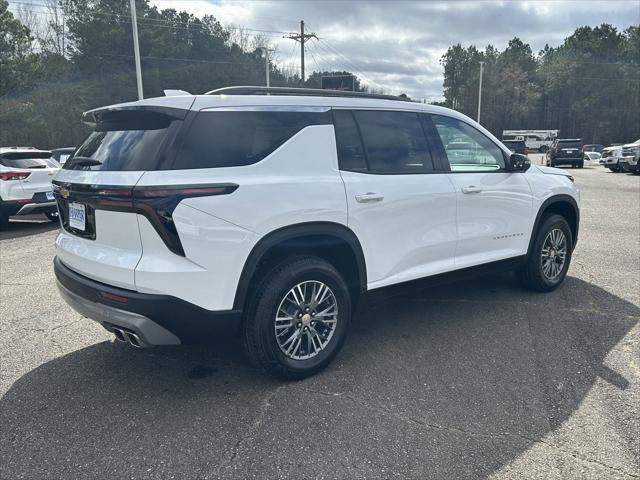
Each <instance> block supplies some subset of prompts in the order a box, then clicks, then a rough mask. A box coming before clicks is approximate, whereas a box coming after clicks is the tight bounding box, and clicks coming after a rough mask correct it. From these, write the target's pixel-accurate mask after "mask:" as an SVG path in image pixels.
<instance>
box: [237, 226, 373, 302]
mask: <svg viewBox="0 0 640 480" xmlns="http://www.w3.org/2000/svg"><path fill="white" fill-rule="evenodd" d="M310 235H327V236H332V237H337V238H339V239H341V240H343V241H344V242H345V243H346V244H347V245H349V247H350V248H351V250H352V252H353V254H354V257H355V260H356V264H357V267H358V272H357V273H358V289H359V291H360V293H363V292H364V291H366V288H367V267H366V262H365V258H364V253H363V251H362V246H361V245H360V241H359V240H358V237H357V236H356V234H355V233H353V231H352V230H351V229H349V228H348V227H346V226H344V225H341V224H339V223H333V222H306V223H298V224H294V225H288V226H286V227H282V228H279V229H277V230H274V231H272V232H270V233H268V234H267V235H265V236H264V237H262V238H261V239H260V240H259V241H258V243H256V244H255V245H254V247H253V249H252V250H251V253H249V256H248V257H247V259H246V261H245V262H244V267H243V268H242V273H241V274H240V280H239V281H238V286H237V288H236V295H235V298H234V301H233V308H234V310H235V309H238V310H242V309H243V307H244V303H245V300H246V297H247V293H248V291H249V287H250V282H251V279H252V278H253V275H254V274H255V272H256V271H257V270H258V266H259V265H260V261H261V260H262V259H263V258H264V256H265V254H266V253H267V252H268V251H269V250H270V249H271V248H273V247H276V246H277V245H279V244H281V243H282V242H285V241H288V240H293V239H295V238H303V237H307V236H310Z"/></svg>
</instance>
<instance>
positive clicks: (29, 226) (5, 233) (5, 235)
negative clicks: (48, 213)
mask: <svg viewBox="0 0 640 480" xmlns="http://www.w3.org/2000/svg"><path fill="white" fill-rule="evenodd" d="M58 228H60V224H59V223H58V222H51V221H50V220H49V219H48V218H47V217H45V216H44V215H25V216H23V217H20V218H19V219H16V218H12V219H10V220H9V225H7V227H6V228H5V229H3V230H0V240H7V239H11V238H21V237H27V236H29V235H35V234H37V233H43V232H50V231H51V230H56V229H58Z"/></svg>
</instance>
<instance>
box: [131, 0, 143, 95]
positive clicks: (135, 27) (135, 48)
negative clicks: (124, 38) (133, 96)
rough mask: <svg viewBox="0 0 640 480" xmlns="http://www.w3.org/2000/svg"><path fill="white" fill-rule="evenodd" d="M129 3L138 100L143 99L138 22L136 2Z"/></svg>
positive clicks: (132, 0) (133, 0) (134, 0)
mask: <svg viewBox="0 0 640 480" xmlns="http://www.w3.org/2000/svg"><path fill="white" fill-rule="evenodd" d="M130 3H131V28H132V30H133V54H134V56H135V58H136V82H137V83H138V100H142V99H143V98H144V94H143V92H142V68H141V67H140V45H139V44H138V20H137V19H136V0H130Z"/></svg>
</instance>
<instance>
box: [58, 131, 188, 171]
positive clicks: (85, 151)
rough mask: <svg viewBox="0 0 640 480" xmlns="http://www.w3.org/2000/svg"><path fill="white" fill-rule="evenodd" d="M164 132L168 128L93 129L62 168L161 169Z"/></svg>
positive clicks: (165, 134) (165, 132)
mask: <svg viewBox="0 0 640 480" xmlns="http://www.w3.org/2000/svg"><path fill="white" fill-rule="evenodd" d="M176 123H177V122H176ZM167 131H168V128H159V129H155V130H115V131H102V132H93V133H92V134H91V135H89V137H88V138H87V139H86V140H85V141H84V142H83V143H82V145H80V147H79V148H78V150H76V152H75V154H74V155H73V157H70V158H68V159H67V160H66V161H65V162H64V165H63V167H62V168H64V169H66V170H111V171H113V170H157V169H161V165H162V162H163V159H164V158H165V156H164V155H163V150H162V147H163V145H164V140H165V138H166V137H167Z"/></svg>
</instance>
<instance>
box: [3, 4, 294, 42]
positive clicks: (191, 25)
mask: <svg viewBox="0 0 640 480" xmlns="http://www.w3.org/2000/svg"><path fill="white" fill-rule="evenodd" d="M12 4H18V5H26V6H29V7H36V8H41V10H39V11H36V10H35V9H33V8H31V9H27V10H29V11H31V13H34V14H36V15H49V16H51V17H53V14H52V12H51V11H49V7H48V6H46V5H43V4H33V3H27V2H13V3H12ZM52 8H56V9H59V8H60V7H52ZM58 15H59V16H63V17H65V16H66V17H68V16H69V15H68V14H66V13H60V14H58ZM90 15H91V16H98V17H116V18H117V19H127V20H126V22H129V21H130V20H131V15H127V14H124V13H122V14H118V13H106V12H90ZM194 18H195V19H196V20H198V21H200V24H198V23H196V22H185V21H181V20H172V19H167V18H149V17H138V23H139V24H140V25H146V26H157V27H158V28H174V29H180V27H177V26H176V25H186V26H187V27H188V28H187V29H194V30H195V29H205V31H207V30H206V26H205V24H203V23H202V22H201V19H200V18H198V17H194ZM123 21H125V20H123ZM153 22H157V23H164V24H168V25H169V27H165V26H164V25H154V23H153ZM222 27H223V28H224V29H225V30H246V31H250V32H259V33H264V34H267V33H271V34H273V35H269V36H274V37H276V36H277V37H279V36H280V35H281V34H286V33H288V32H286V31H284V30H268V29H262V28H252V27H243V26H234V25H226V26H225V25H223V26H222Z"/></svg>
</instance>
